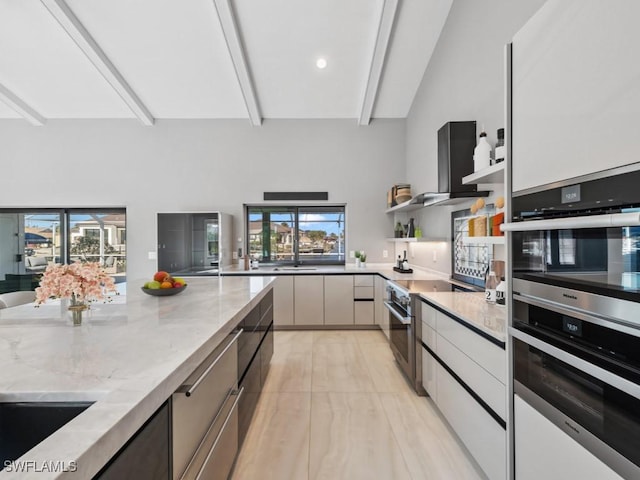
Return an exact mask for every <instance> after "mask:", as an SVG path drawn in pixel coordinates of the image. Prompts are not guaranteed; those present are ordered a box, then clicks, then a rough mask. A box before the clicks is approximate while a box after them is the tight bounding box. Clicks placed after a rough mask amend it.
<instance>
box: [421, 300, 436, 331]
mask: <svg viewBox="0 0 640 480" xmlns="http://www.w3.org/2000/svg"><path fill="white" fill-rule="evenodd" d="M421 307H422V323H423V324H425V323H426V324H427V325H429V326H430V327H431V328H433V329H437V328H438V327H437V325H436V315H437V313H438V311H437V310H436V309H435V308H433V307H431V306H429V304H427V303H424V302H422V304H421Z"/></svg>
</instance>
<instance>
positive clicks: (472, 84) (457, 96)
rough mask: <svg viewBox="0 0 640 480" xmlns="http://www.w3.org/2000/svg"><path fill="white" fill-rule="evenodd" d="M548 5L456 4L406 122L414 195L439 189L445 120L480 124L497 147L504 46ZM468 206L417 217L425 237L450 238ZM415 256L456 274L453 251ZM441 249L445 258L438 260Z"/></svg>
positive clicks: (419, 249)
mask: <svg viewBox="0 0 640 480" xmlns="http://www.w3.org/2000/svg"><path fill="white" fill-rule="evenodd" d="M543 3H544V1H543V0H528V1H526V2H525V1H517V2H514V1H509V0H483V1H477V0H454V2H453V5H452V7H451V10H450V12H449V17H448V18H447V22H446V23H445V26H444V29H443V31H442V35H441V36H440V39H439V41H438V44H437V46H436V49H435V51H434V53H433V56H432V57H431V60H430V62H429V66H428V67H427V70H426V72H425V75H424V78H423V80H422V83H421V85H420V88H419V89H418V92H417V95H416V98H415V100H414V102H413V106H412V108H411V111H410V113H409V116H408V118H407V141H406V151H407V177H406V181H407V182H409V183H411V184H412V190H413V192H414V194H415V193H420V192H428V191H432V192H433V191H437V188H438V177H437V168H438V167H437V132H438V129H440V127H442V125H444V124H445V123H446V122H448V121H460V120H476V121H477V122H478V129H480V128H482V126H483V125H484V128H485V130H486V132H487V134H488V138H489V142H490V143H491V145H495V142H496V130H497V129H498V128H502V127H504V46H505V45H506V44H507V43H509V42H510V41H511V39H512V37H513V35H514V34H515V33H516V32H517V31H518V30H519V29H520V27H521V26H522V25H524V23H525V22H526V21H527V20H528V19H529V18H530V17H531V16H532V15H533V14H534V13H535V12H536V11H537V10H538V8H540V6H541V5H542V4H543ZM478 133H480V132H479V131H478ZM462 208H465V207H464V205H462V206H456V207H435V208H427V209H423V210H420V211H419V212H414V214H415V215H414V216H415V217H416V221H417V223H418V224H420V225H421V226H422V231H423V235H424V236H435V237H445V238H450V236H451V233H450V223H451V219H450V215H451V211H452V210H459V209H462ZM413 250H414V255H415V257H414V259H413V261H412V262H411V263H415V264H418V265H422V266H426V267H429V268H433V269H436V270H439V271H442V272H446V273H450V272H451V263H450V262H451V259H450V252H449V245H441V244H428V243H427V244H419V245H414V246H413ZM434 250H435V251H437V252H440V251H443V253H444V255H440V254H439V253H437V254H436V255H437V260H436V262H434V261H433V251H434ZM496 254H498V253H497V252H496Z"/></svg>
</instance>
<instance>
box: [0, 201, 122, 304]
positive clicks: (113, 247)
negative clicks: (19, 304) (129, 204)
mask: <svg viewBox="0 0 640 480" xmlns="http://www.w3.org/2000/svg"><path fill="white" fill-rule="evenodd" d="M125 216H126V215H125V210H124V209H45V208H42V209H40V208H37V209H15V208H14V209H2V210H0V279H4V280H0V293H4V292H9V291H15V290H26V289H33V288H35V287H37V286H38V276H39V275H40V274H41V273H42V272H43V271H44V270H45V269H46V268H47V265H49V264H52V263H71V262H73V261H75V260H80V261H83V262H84V261H91V262H100V263H101V264H102V265H103V266H104V267H105V269H106V271H107V273H109V274H111V275H113V276H114V278H115V279H116V281H117V282H123V281H125V278H126V242H125V239H126V225H125ZM112 239H117V242H116V243H113V240H112Z"/></svg>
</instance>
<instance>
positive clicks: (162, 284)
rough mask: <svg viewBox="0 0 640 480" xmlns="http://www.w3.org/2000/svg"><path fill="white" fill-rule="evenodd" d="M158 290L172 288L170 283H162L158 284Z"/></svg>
mask: <svg viewBox="0 0 640 480" xmlns="http://www.w3.org/2000/svg"><path fill="white" fill-rule="evenodd" d="M160 288H173V283H171V282H162V283H161V284H160Z"/></svg>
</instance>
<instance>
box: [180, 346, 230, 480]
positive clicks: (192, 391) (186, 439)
mask: <svg viewBox="0 0 640 480" xmlns="http://www.w3.org/2000/svg"><path fill="white" fill-rule="evenodd" d="M237 339H238V335H236V336H235V337H234V338H233V339H232V340H231V341H230V342H229V343H228V344H226V345H225V346H224V347H223V348H222V349H218V350H221V351H216V352H214V354H213V360H212V361H211V362H210V363H209V364H208V365H206V366H204V368H199V369H198V370H197V372H196V374H195V375H193V376H192V377H194V378H190V379H188V381H187V382H186V383H185V385H183V387H181V388H180V389H178V391H177V392H176V393H174V394H173V395H172V397H171V401H172V429H173V435H172V437H173V478H174V480H177V479H179V478H181V476H182V474H183V472H184V471H185V470H186V468H187V466H188V465H189V463H190V462H191V460H192V457H193V456H194V452H195V451H196V450H197V449H198V446H199V444H200V443H201V441H202V439H203V438H204V437H205V435H206V434H207V431H208V429H209V427H210V425H211V423H212V422H213V421H214V419H215V418H216V416H218V415H219V413H220V411H221V409H222V408H223V406H224V405H225V402H226V401H227V400H228V397H229V396H230V393H231V392H233V391H234V390H235V389H236V388H237V381H238V344H237ZM202 372H204V373H202ZM187 393H189V396H187Z"/></svg>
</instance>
